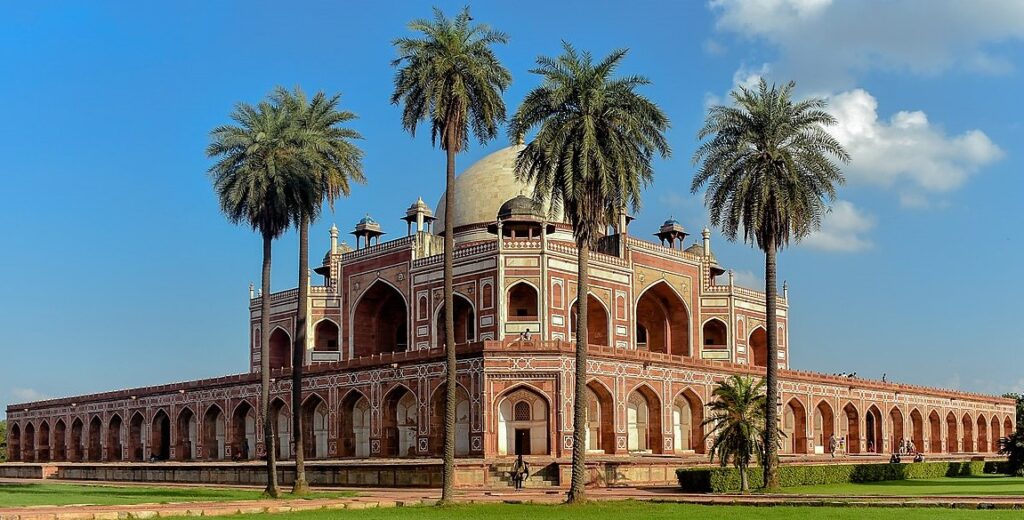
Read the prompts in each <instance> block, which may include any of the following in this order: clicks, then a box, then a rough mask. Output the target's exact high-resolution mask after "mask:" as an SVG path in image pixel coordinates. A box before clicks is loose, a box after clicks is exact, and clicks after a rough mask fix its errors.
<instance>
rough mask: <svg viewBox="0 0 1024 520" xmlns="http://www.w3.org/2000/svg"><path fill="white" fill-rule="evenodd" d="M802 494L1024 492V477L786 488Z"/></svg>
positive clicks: (963, 478) (995, 476)
mask: <svg viewBox="0 0 1024 520" xmlns="http://www.w3.org/2000/svg"><path fill="white" fill-rule="evenodd" d="M781 492H782V493H787V494H799V495H846V496H849V495H879V496H885V495H911V496H914V495H916V496H929V495H932V496H935V495H949V496H953V495H1007V496H1010V495H1016V496H1024V477H1007V476H1003V475H977V476H970V477H945V478H934V479H915V480H889V481H885V482H865V483H861V484H853V483H850V484H829V485H822V486H796V487H787V488H782V491H781Z"/></svg>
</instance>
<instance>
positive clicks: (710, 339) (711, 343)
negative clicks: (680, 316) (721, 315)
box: [703, 318, 729, 349]
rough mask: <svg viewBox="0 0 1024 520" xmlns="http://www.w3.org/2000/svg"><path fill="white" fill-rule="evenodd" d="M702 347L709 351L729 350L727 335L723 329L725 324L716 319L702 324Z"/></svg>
mask: <svg viewBox="0 0 1024 520" xmlns="http://www.w3.org/2000/svg"><path fill="white" fill-rule="evenodd" d="M703 332H704V334H703V336H704V347H705V348H711V349H727V348H729V333H728V330H727V329H726V327H725V322H724V321H722V320H720V319H718V318H712V319H710V320H708V321H706V322H704V330H703Z"/></svg>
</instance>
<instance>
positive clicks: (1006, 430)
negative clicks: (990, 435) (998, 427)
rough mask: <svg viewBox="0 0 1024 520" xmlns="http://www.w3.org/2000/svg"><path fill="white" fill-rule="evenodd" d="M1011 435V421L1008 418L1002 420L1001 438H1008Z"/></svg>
mask: <svg viewBox="0 0 1024 520" xmlns="http://www.w3.org/2000/svg"><path fill="white" fill-rule="evenodd" d="M1011 435H1013V420H1012V419H1010V417H1009V416H1007V417H1006V419H1005V420H1003V437H1009V436H1011Z"/></svg>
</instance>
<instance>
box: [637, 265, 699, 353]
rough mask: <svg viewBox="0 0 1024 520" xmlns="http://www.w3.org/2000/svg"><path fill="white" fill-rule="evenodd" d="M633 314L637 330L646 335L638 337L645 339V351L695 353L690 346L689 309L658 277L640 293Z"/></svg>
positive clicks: (672, 288)
mask: <svg viewBox="0 0 1024 520" xmlns="http://www.w3.org/2000/svg"><path fill="white" fill-rule="evenodd" d="M633 316H634V317H635V318H636V325H637V332H638V333H640V332H642V333H643V334H644V335H645V336H646V338H639V337H638V338H637V339H638V340H639V339H646V349H647V350H649V351H651V352H661V353H665V354H672V355H675V356H692V355H694V354H693V349H692V348H691V346H690V323H691V321H692V320H691V316H690V308H689V307H688V306H687V305H686V299H685V298H683V297H682V295H680V294H679V292H678V291H676V289H675V288H674V287H672V285H670V284H669V283H668V282H667V281H665V280H658V281H657V282H654V283H652V284H651V285H649V286H648V287H647V288H645V289H644V290H643V291H641V292H640V294H639V295H638V296H637V299H636V304H635V306H634V309H633ZM638 348H640V344H639V343H638Z"/></svg>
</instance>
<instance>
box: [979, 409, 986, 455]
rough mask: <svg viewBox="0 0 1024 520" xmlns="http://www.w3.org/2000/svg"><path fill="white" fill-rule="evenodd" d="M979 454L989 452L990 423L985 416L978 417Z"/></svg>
mask: <svg viewBox="0 0 1024 520" xmlns="http://www.w3.org/2000/svg"><path fill="white" fill-rule="evenodd" d="M977 446H978V453H986V452H988V421H986V420H985V416H984V415H979V416H978V444H977Z"/></svg>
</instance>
